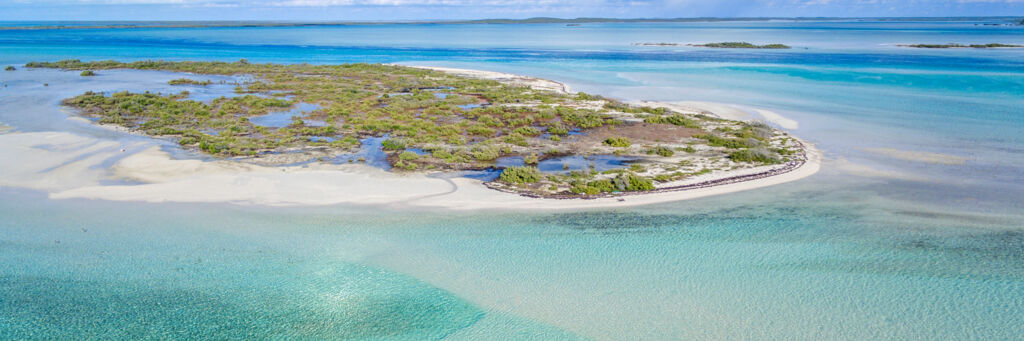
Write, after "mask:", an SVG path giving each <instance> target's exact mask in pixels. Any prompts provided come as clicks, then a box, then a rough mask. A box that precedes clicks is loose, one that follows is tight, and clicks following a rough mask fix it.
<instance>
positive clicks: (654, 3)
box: [0, 0, 1024, 21]
mask: <svg viewBox="0 0 1024 341" xmlns="http://www.w3.org/2000/svg"><path fill="white" fill-rule="evenodd" d="M0 13H3V16H2V18H0V20H316V21H330V20H426V19H481V18H527V17H536V16H553V17H563V18H574V17H585V16H586V17H620V18H623V17H630V18H636V17H702V16H711V17H757V16H785V17H792V16H842V17H850V16H987V15H998V16H1005V15H1020V16H1024V0H575V1H555V0H532V1H531V0H252V1H242V0H0Z"/></svg>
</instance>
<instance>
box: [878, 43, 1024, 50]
mask: <svg viewBox="0 0 1024 341" xmlns="http://www.w3.org/2000/svg"><path fill="white" fill-rule="evenodd" d="M897 46H901V47H912V48H918V49H996V48H1021V47H1024V45H1012V44H999V43H991V44H969V45H964V44H901V45H897Z"/></svg>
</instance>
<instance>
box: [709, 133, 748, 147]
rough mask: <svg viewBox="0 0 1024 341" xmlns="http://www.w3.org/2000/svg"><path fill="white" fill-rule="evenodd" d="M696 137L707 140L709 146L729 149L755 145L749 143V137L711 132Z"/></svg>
mask: <svg viewBox="0 0 1024 341" xmlns="http://www.w3.org/2000/svg"><path fill="white" fill-rule="evenodd" d="M696 137H697V138H699V139H703V140H707V141H708V145H709V146H715V147H725V148H729V149H739V148H750V147H754V146H756V145H757V144H751V141H750V140H749V139H738V138H728V137H720V136H715V135H711V134H706V135H700V136H696Z"/></svg>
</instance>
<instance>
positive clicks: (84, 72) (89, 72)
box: [79, 70, 96, 77]
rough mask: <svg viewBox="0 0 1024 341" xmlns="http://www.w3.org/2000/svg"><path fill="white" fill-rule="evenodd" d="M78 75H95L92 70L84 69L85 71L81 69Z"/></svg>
mask: <svg viewBox="0 0 1024 341" xmlns="http://www.w3.org/2000/svg"><path fill="white" fill-rule="evenodd" d="M79 75H80V76H82V77H91V76H95V75H96V73H95V72H93V71H92V70H85V71H82V73H81V74H79Z"/></svg>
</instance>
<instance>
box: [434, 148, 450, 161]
mask: <svg viewBox="0 0 1024 341" xmlns="http://www.w3.org/2000/svg"><path fill="white" fill-rule="evenodd" d="M431 155H432V156H433V157H436V158H438V159H448V158H450V157H452V152H449V151H448V150H446V149H437V150H435V151H434V152H433V153H431Z"/></svg>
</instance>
